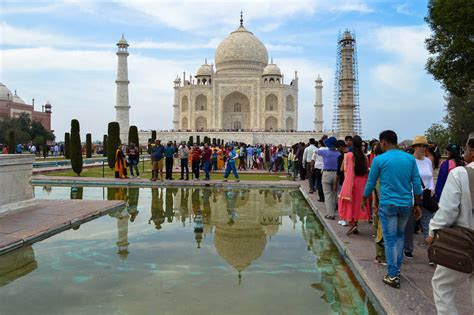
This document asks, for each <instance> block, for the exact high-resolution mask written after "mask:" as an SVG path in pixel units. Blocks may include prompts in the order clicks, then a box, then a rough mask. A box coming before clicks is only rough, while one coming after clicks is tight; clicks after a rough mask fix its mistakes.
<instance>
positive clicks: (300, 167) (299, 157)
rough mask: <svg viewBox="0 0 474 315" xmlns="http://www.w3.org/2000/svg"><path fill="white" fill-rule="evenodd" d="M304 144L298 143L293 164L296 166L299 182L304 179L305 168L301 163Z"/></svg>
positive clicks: (302, 162)
mask: <svg viewBox="0 0 474 315" xmlns="http://www.w3.org/2000/svg"><path fill="white" fill-rule="evenodd" d="M304 149H305V144H304V142H300V143H299V145H298V149H297V150H296V153H295V163H296V165H297V168H296V171H297V172H298V173H299V174H300V180H305V179H306V168H305V164H304V161H303V154H304Z"/></svg>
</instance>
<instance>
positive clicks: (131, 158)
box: [127, 142, 140, 178]
mask: <svg viewBox="0 0 474 315" xmlns="http://www.w3.org/2000/svg"><path fill="white" fill-rule="evenodd" d="M127 155H128V164H129V166H130V178H133V177H134V176H135V174H134V173H133V169H135V171H136V173H137V178H140V173H139V172H138V160H139V156H138V150H137V148H136V147H135V143H133V142H132V143H130V146H128V148H127Z"/></svg>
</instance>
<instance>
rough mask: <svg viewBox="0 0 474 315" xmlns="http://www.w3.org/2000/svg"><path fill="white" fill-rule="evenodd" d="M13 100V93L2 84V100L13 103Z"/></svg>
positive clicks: (0, 88) (0, 93)
mask: <svg viewBox="0 0 474 315" xmlns="http://www.w3.org/2000/svg"><path fill="white" fill-rule="evenodd" d="M12 99H13V94H12V91H10V89H9V88H7V87H6V86H5V84H3V83H1V82H0V100H1V101H11V100H12Z"/></svg>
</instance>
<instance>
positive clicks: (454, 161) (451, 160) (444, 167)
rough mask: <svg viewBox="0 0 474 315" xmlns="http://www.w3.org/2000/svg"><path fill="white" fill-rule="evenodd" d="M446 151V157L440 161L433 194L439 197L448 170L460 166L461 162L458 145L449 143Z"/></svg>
mask: <svg viewBox="0 0 474 315" xmlns="http://www.w3.org/2000/svg"><path fill="white" fill-rule="evenodd" d="M446 151H448V159H447V160H445V161H443V162H442V163H441V166H440V167H439V173H438V181H437V182H436V187H435V196H436V198H437V199H438V201H439V199H440V198H441V193H442V192H443V188H444V184H445V183H446V179H447V178H448V174H449V172H451V170H452V169H453V168H455V167H457V166H462V165H463V162H462V160H461V155H460V147H459V146H458V145H456V144H449V145H448V147H447V148H446Z"/></svg>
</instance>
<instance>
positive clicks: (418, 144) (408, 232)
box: [403, 136, 434, 259]
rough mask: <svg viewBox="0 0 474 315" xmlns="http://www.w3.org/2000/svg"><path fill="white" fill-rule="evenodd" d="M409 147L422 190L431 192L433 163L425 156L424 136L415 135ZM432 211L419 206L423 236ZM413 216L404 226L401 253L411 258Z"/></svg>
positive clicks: (432, 187)
mask: <svg viewBox="0 0 474 315" xmlns="http://www.w3.org/2000/svg"><path fill="white" fill-rule="evenodd" d="M411 147H412V149H413V151H414V153H413V156H414V157H415V159H416V165H417V167H418V173H419V174H420V176H421V184H422V187H423V190H426V189H428V190H429V191H430V194H431V192H432V191H433V189H434V182H433V165H432V164H431V160H430V159H428V158H427V157H426V150H427V148H428V141H427V140H426V138H425V137H424V136H416V137H415V138H414V139H413V142H412V144H411ZM433 214H434V213H433V212H431V211H429V210H428V209H425V208H424V207H421V218H420V223H421V228H422V229H423V234H424V238H425V239H426V238H427V237H428V228H429V223H430V220H431V218H432V217H433ZM415 222H416V221H415V218H414V217H413V215H410V216H409V217H408V222H407V224H406V226H405V243H404V248H403V253H404V255H405V258H408V259H413V234H414V231H415Z"/></svg>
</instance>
